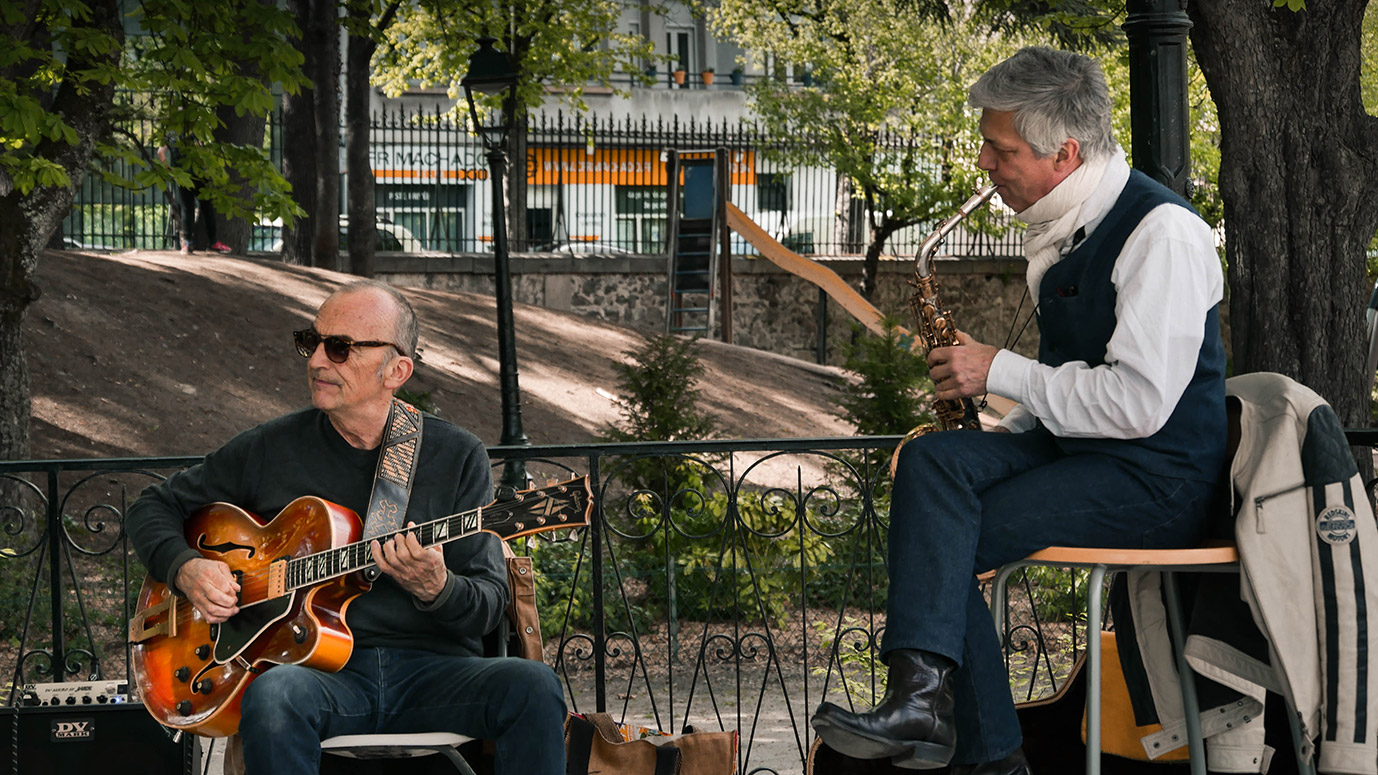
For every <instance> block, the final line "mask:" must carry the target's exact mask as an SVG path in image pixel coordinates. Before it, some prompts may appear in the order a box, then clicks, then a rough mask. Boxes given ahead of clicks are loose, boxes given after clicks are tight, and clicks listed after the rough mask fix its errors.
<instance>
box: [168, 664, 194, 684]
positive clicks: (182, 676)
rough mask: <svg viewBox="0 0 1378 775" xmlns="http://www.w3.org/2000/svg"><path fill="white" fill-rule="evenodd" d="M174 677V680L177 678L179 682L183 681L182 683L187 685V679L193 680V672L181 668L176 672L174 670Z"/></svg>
mask: <svg viewBox="0 0 1378 775" xmlns="http://www.w3.org/2000/svg"><path fill="white" fill-rule="evenodd" d="M172 677H173V678H176V679H177V680H179V681H181V682H182V683H186V682H187V679H188V678H191V670H189V669H187V668H185V667H179V668H177V669H176V670H173V671H172Z"/></svg>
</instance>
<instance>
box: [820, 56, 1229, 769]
mask: <svg viewBox="0 0 1378 775" xmlns="http://www.w3.org/2000/svg"><path fill="white" fill-rule="evenodd" d="M968 98H969V101H970V103H971V104H972V105H973V106H974V107H976V108H979V109H981V111H982V113H981V120H980V122H981V123H980V127H981V134H982V137H983V138H984V144H983V145H982V146H981V152H980V157H979V160H978V164H979V166H980V167H981V168H982V169H984V170H986V171H987V172H988V173H989V175H990V179H991V182H992V183H994V184H995V185H996V186H997V187H998V188H997V192H998V193H999V194H1000V197H1001V199H1002V200H1003V201H1004V202H1005V204H1006V205H1008V206H1009V207H1011V208H1012V209H1014V210H1015V211H1016V213H1017V214H1018V217H1019V218H1020V219H1021V220H1023V221H1024V222H1025V223H1027V224H1028V231H1027V232H1026V234H1025V238H1024V250H1025V254H1026V256H1027V258H1028V262H1029V265H1028V275H1027V280H1028V285H1029V291H1030V293H1031V295H1032V298H1033V299H1034V300H1035V301H1036V304H1037V308H1036V309H1037V315H1038V325H1039V331H1040V337H1041V341H1040V346H1039V356H1038V359H1037V360H1031V359H1028V358H1025V357H1023V356H1020V355H1018V354H1016V353H1013V352H1011V351H1009V350H1003V349H999V348H996V347H992V346H989V345H985V344H982V343H980V342H977V341H975V340H973V339H971V338H970V337H969V336H967V335H965V334H958V344H957V345H956V346H952V347H938V348H935V349H933V350H932V351H931V352H930V353H929V356H928V360H929V365H930V376H931V377H932V379H933V383H934V387H935V391H936V395H937V397H938V398H939V399H944V400H956V399H963V398H970V397H979V396H981V395H982V394H984V393H986V392H987V391H990V392H993V393H996V394H999V395H1003V396H1006V397H1008V398H1012V399H1015V400H1016V401H1018V402H1019V406H1018V407H1016V409H1015V410H1013V411H1012V412H1010V413H1009V414H1008V415H1007V416H1006V417H1005V418H1003V419H1002V420H1001V421H1000V424H999V427H998V429H997V430H1001V431H1007V433H970V432H964V431H944V432H939V433H930V434H927V435H923V436H920V437H918V438H917V439H915V440H913V441H912V442H910V443H909V444H906V445H905V446H904V448H903V449H902V451H901V452H900V455H899V460H898V467H897V471H896V474H895V484H894V491H893V501H892V506H891V515H890V516H891V527H890V535H889V551H890V559H889V568H890V574H891V576H890V591H889V600H888V603H887V620H886V627H885V632H884V636H883V639H882V643H881V654H882V657H883V659H884V660H885V661H886V663H887V665H888V675H889V683H888V688H887V691H886V694H885V696H884V697H883V698H882V699H881V701H880V703H879V704H878V705H877V706H876V707H875V708H873V709H872V710H870V711H869V712H849V711H847V710H846V709H844V708H841V707H839V706H836V705H833V704H831V703H824V704H823V705H822V706H821V707H820V708H819V709H818V711H817V713H816V714H815V715H814V717H813V722H812V723H813V726H814V727H815V728H816V729H817V730H818V734H819V736H820V737H821V738H822V739H823V740H824V742H826V743H827V744H828V745H829V746H831V747H832V748H834V749H836V750H838V751H841V752H843V753H845V754H848V755H850V756H854V757H859V758H868V759H876V758H885V757H888V758H890V759H891V760H892V761H893V762H894V763H895V764H897V765H899V766H902V767H907V768H912V769H934V768H938V767H941V766H944V765H947V764H949V763H950V764H951V765H952V770H951V771H952V772H954V773H959V774H960V775H972V774H973V773H974V774H978V775H1021V774H1023V773H1028V772H1029V768H1028V764H1027V763H1026V761H1025V759H1024V755H1023V753H1022V751H1021V744H1022V738H1021V735H1020V729H1019V722H1018V719H1017V717H1016V715H1015V710H1014V704H1013V701H1012V700H1011V698H1010V689H1009V684H1008V677H1007V675H1006V672H1005V669H1004V662H1003V659H1002V656H1001V650H1000V642H999V639H998V638H997V636H996V633H995V629H994V627H993V626H992V623H991V617H990V614H989V612H988V610H987V606H986V602H985V599H984V598H983V597H982V595H981V592H980V589H979V587H978V586H977V583H976V580H975V576H976V574H977V573H979V572H982V571H986V570H990V569H993V568H997V567H999V566H1000V565H1002V564H1005V563H1007V562H1011V561H1013V560H1017V559H1020V558H1022V557H1024V556H1026V555H1028V554H1030V553H1032V552H1034V551H1037V550H1039V549H1042V548H1044V547H1047V546H1051V545H1068V546H1078V545H1080V546H1098V547H1124V548H1170V547H1180V546H1191V545H1194V544H1196V543H1197V542H1199V541H1200V540H1201V539H1202V537H1203V533H1204V530H1205V522H1206V515H1207V514H1208V513H1209V512H1210V510H1211V508H1212V507H1213V506H1215V505H1217V504H1218V503H1219V502H1220V501H1219V500H1218V498H1219V495H1220V494H1221V487H1220V482H1221V481H1222V473H1223V470H1222V469H1223V466H1224V462H1225V444H1226V417H1225V394H1224V372H1225V355H1224V349H1223V346H1222V343H1221V338H1220V326H1219V319H1218V317H1217V315H1218V313H1217V309H1216V305H1217V304H1218V302H1219V301H1220V299H1221V297H1222V292H1223V286H1224V279H1223V276H1222V272H1221V269H1220V261H1219V259H1218V258H1217V256H1216V253H1215V248H1214V241H1213V240H1212V237H1211V232H1210V229H1209V227H1208V226H1207V225H1206V224H1205V223H1204V222H1203V221H1202V220H1201V219H1200V218H1199V217H1197V215H1196V214H1195V212H1194V211H1192V210H1191V209H1190V207H1189V206H1188V205H1187V204H1186V202H1185V201H1184V200H1182V199H1181V198H1180V197H1178V196H1177V195H1176V194H1174V193H1173V192H1171V191H1170V190H1168V189H1167V188H1165V187H1163V186H1162V185H1159V184H1158V183H1156V182H1153V181H1152V180H1150V179H1149V178H1147V177H1146V176H1144V175H1142V174H1141V173H1138V172H1131V171H1130V169H1129V166H1128V164H1127V163H1126V162H1125V156H1124V152H1123V150H1121V149H1120V147H1119V146H1118V145H1117V144H1116V142H1115V140H1114V138H1113V136H1112V133H1111V101H1110V96H1109V94H1108V91H1107V89H1106V85H1105V79H1104V76H1103V75H1102V73H1101V71H1100V68H1099V66H1098V65H1096V63H1095V62H1094V61H1092V60H1090V59H1087V58H1086V57H1083V56H1079V55H1075V54H1071V53H1067V52H1060V51H1055V50H1052V49H1048V48H1026V49H1023V50H1021V51H1019V52H1018V53H1016V54H1015V55H1014V56H1012V57H1010V58H1009V59H1007V60H1005V61H1004V62H1001V63H1000V64H998V65H996V66H995V67H993V68H992V69H991V70H990V71H989V72H987V73H986V74H985V75H983V76H982V77H981V78H980V79H979V80H978V81H977V82H976V83H975V84H974V85H973V86H972V87H971V89H970V91H969V94H968Z"/></svg>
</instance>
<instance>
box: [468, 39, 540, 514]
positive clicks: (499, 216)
mask: <svg viewBox="0 0 1378 775" xmlns="http://www.w3.org/2000/svg"><path fill="white" fill-rule="evenodd" d="M495 42H496V41H495V40H494V39H493V38H479V39H478V51H475V52H474V54H473V56H471V57H469V71H468V72H467V73H465V75H464V80H462V81H460V85H462V86H463V87H464V98H465V99H466V100H468V101H469V117H470V119H471V120H472V121H473V125H474V129H475V130H476V131H477V132H478V135H479V138H480V139H481V140H482V141H483V147H484V149H485V150H487V151H488V169H489V176H490V177H491V178H492V181H493V268H494V275H495V276H494V280H495V284H496V286H497V288H496V291H495V294H494V295H495V296H496V297H497V303H498V385H499V389H500V390H501V391H502V439H501V440H500V441H499V443H500V444H502V446H504V447H508V446H525V445H526V443H527V441H526V434H525V433H523V432H522V400H521V388H520V387H518V385H517V342H516V338H515V334H514V332H513V330H512V329H513V326H512V275H511V273H510V271H509V269H508V265H507V264H508V254H507V208H506V207H505V206H504V200H503V180H504V179H505V178H506V176H507V141H508V135H509V133H510V132H511V131H512V113H513V107H514V105H515V103H516V97H517V71H516V70H515V69H514V68H513V67H512V63H511V62H509V61H508V59H507V55H506V54H504V53H502V52H501V51H498V50H497V49H495V48H493V43H495ZM474 92H479V93H480V94H502V95H503V101H502V110H501V112H500V114H499V116H498V117H497V119H496V120H494V121H491V122H490V123H488V124H483V123H480V122H479V120H478V108H477V107H476V106H475V105H474ZM489 118H490V119H492V118H493V116H492V115H491V114H490V116H489ZM526 481H527V476H526V461H524V460H510V459H509V460H508V461H507V463H506V465H504V466H503V470H502V478H501V480H500V481H499V482H498V484H499V485H500V486H503V487H511V488H513V489H514V490H521V489H523V488H525V487H526Z"/></svg>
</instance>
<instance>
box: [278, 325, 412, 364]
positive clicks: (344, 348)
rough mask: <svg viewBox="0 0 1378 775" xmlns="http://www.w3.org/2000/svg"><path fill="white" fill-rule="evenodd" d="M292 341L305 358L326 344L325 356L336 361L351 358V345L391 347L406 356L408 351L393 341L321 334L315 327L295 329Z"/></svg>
mask: <svg viewBox="0 0 1378 775" xmlns="http://www.w3.org/2000/svg"><path fill="white" fill-rule="evenodd" d="M292 341H293V342H294V343H296V345H297V353H298V354H300V355H301V357H303V358H310V357H311V354H312V353H314V352H316V347H317V346H319V345H324V346H325V357H327V358H329V359H330V360H331V361H333V362H335V363H344V362H345V361H347V360H349V349H350V348H351V347H391V348H393V349H394V350H396V351H397V352H398V353H400V354H401V355H403V356H406V352H404V351H403V350H402V348H401V347H398V346H397V345H395V344H393V343H392V342H356V341H354V340H352V339H350V338H349V337H347V336H321V335H320V332H318V331H317V330H316V329H314V328H303V329H302V330H300V331H293V332H292Z"/></svg>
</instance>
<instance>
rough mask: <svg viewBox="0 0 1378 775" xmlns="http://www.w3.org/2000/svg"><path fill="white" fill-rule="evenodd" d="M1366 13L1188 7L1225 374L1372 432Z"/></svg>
mask: <svg viewBox="0 0 1378 775" xmlns="http://www.w3.org/2000/svg"><path fill="white" fill-rule="evenodd" d="M1366 4H1367V2H1366V0H1330V2H1318V3H1309V4H1308V9H1309V10H1306V11H1302V12H1293V11H1290V10H1288V9H1287V8H1285V7H1284V8H1274V7H1273V4H1272V3H1268V2H1257V0H1193V2H1191V3H1189V4H1188V7H1187V10H1188V13H1189V14H1190V16H1191V19H1192V22H1193V27H1192V30H1191V42H1192V45H1193V46H1194V47H1195V50H1196V56H1197V61H1198V62H1199V63H1200V65H1201V71H1202V72H1203V73H1204V74H1205V76H1206V82H1207V84H1208V85H1209V86H1210V90H1211V94H1212V95H1213V96H1214V99H1215V103H1216V109H1217V112H1218V114H1219V117H1220V134H1221V137H1222V146H1221V155H1220V193H1221V199H1222V201H1223V202H1224V212H1225V228H1226V231H1225V234H1226V252H1225V255H1226V259H1227V262H1228V264H1229V283H1230V322H1231V330H1232V340H1231V341H1232V344H1233V352H1234V373H1236V374H1244V373H1248V372H1254V371H1275V372H1280V373H1282V374H1286V375H1287V376H1289V377H1292V378H1293V379H1295V380H1297V381H1299V382H1301V383H1303V384H1305V385H1306V386H1307V387H1310V388H1311V389H1312V390H1315V391H1316V392H1317V393H1319V394H1321V395H1322V396H1323V397H1325V398H1326V399H1327V400H1328V401H1329V402H1330V403H1331V405H1332V406H1334V408H1335V411H1336V413H1337V414H1338V415H1339V417H1340V420H1341V422H1343V423H1344V424H1345V425H1346V426H1347V427H1354V426H1366V425H1369V396H1368V395H1367V394H1366V393H1367V387H1368V380H1367V379H1366V378H1365V375H1364V369H1365V366H1364V364H1365V358H1364V353H1365V352H1366V350H1367V342H1366V339H1365V334H1364V315H1363V310H1364V300H1365V299H1366V298H1367V297H1368V288H1367V287H1365V286H1366V280H1365V269H1364V251H1365V248H1366V247H1367V245H1368V243H1369V240H1370V239H1371V238H1372V236H1373V233H1374V227H1375V225H1376V224H1378V119H1374V118H1372V117H1370V116H1368V115H1366V114H1365V113H1364V109H1363V105H1362V102H1361V99H1360V89H1359V68H1360V46H1359V43H1360V30H1361V27H1362V22H1363V17H1364V7H1365V5H1366Z"/></svg>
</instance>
